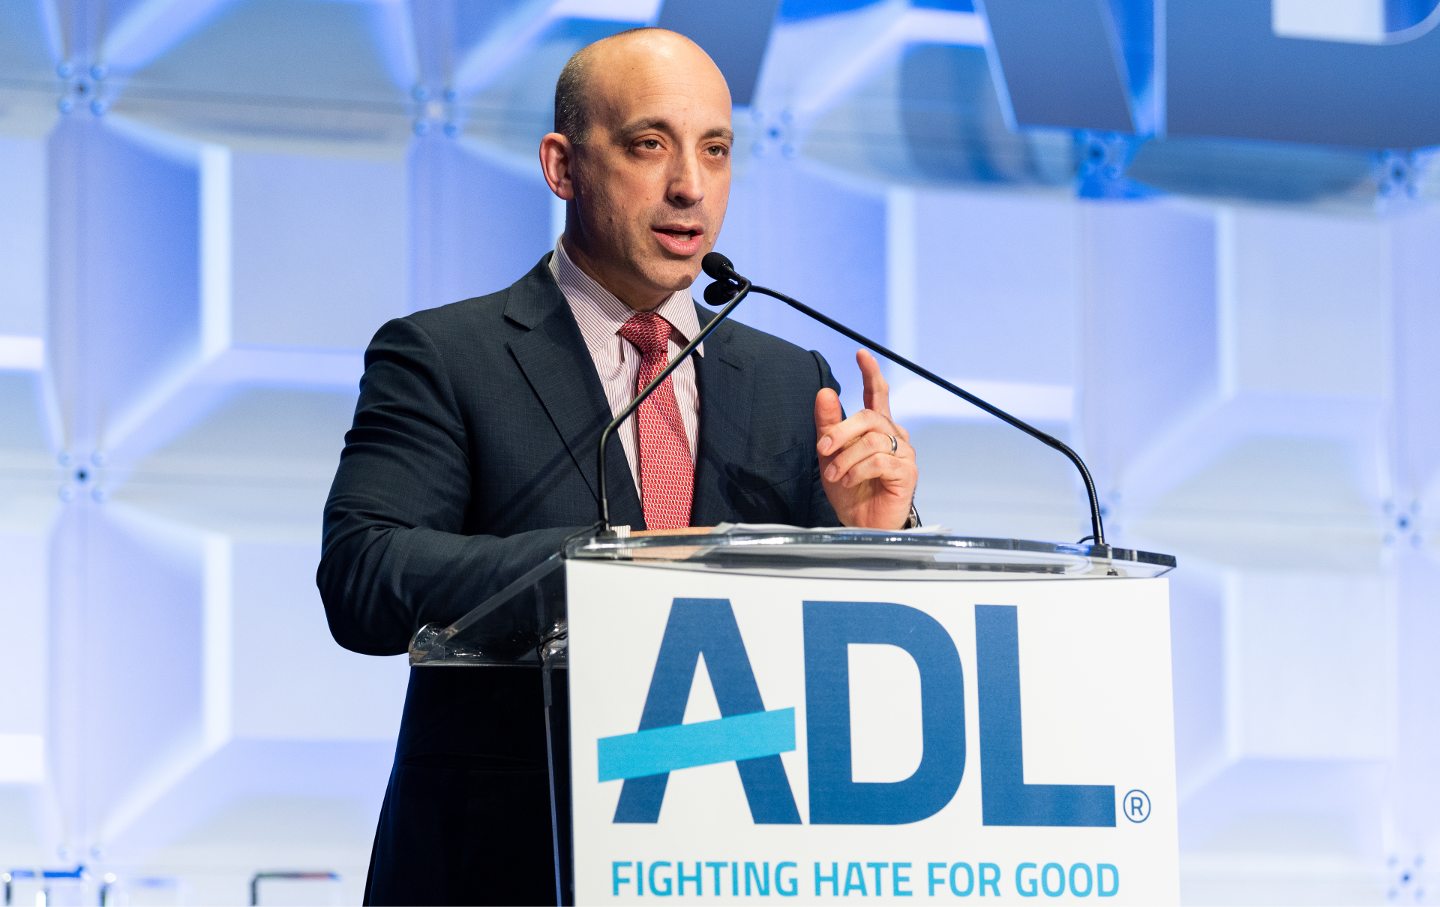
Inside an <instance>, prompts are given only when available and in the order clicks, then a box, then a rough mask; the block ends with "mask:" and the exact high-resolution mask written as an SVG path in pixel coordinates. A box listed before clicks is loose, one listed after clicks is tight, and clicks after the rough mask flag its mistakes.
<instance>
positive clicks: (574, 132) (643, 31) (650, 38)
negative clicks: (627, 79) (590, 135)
mask: <svg viewBox="0 0 1440 907" xmlns="http://www.w3.org/2000/svg"><path fill="white" fill-rule="evenodd" d="M656 56H668V57H671V58H672V59H673V61H674V62H675V63H678V64H683V65H691V66H700V67H702V68H705V69H708V70H712V71H713V72H714V74H715V75H716V76H718V77H719V78H720V80H721V82H722V83H723V81H724V76H723V75H721V74H720V68H719V67H718V66H716V65H715V62H714V61H713V60H711V59H710V56H709V54H707V53H705V51H704V50H703V49H702V48H701V47H700V45H698V44H696V43H695V42H694V41H691V40H690V39H689V38H687V37H685V36H684V35H682V34H679V33H678V32H673V31H669V30H668V29H664V28H632V29H628V30H626V31H622V32H617V33H615V34H613V35H610V36H609V37H607V38H601V39H600V40H599V41H595V42H594V43H591V44H587V45H585V46H584V47H582V48H580V49H579V50H578V51H576V52H575V54H574V55H573V56H571V57H570V59H569V60H568V61H567V62H566V63H565V68H564V69H562V70H560V78H558V79H557V80H556V81H555V131H556V132H558V133H559V134H560V135H563V136H565V137H566V138H567V139H569V140H570V141H571V142H572V143H573V144H577V145H578V144H580V143H581V142H583V141H584V140H585V137H586V132H587V131H588V130H589V128H590V123H591V121H592V116H593V104H594V101H595V99H594V96H593V91H592V88H593V81H594V75H595V74H596V73H597V72H607V71H608V72H613V71H614V70H615V69H616V68H617V67H620V68H624V67H626V65H627V63H633V62H634V61H635V59H636V58H637V57H639V58H647V57H650V58H653V57H656Z"/></svg>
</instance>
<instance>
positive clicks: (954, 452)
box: [902, 418, 1090, 542]
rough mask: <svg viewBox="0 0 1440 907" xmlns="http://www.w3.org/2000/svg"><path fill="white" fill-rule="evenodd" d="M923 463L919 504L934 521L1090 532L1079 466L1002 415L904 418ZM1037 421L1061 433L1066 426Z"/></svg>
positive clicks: (987, 529) (989, 533) (1024, 534)
mask: <svg viewBox="0 0 1440 907" xmlns="http://www.w3.org/2000/svg"><path fill="white" fill-rule="evenodd" d="M902 421H904V424H905V425H906V427H907V428H908V429H909V431H910V440H911V443H912V444H913V445H914V446H915V449H916V451H917V453H916V460H917V462H918V463H919V466H920V476H921V478H920V483H921V485H920V489H919V491H918V493H917V507H918V508H919V510H920V515H921V517H922V518H923V519H924V520H925V523H926V525H929V526H944V527H946V528H948V529H950V530H952V531H954V532H958V533H960V534H962V535H978V536H984V537H989V538H1020V539H1054V540H1056V541H1062V542H1074V541H1077V540H1079V539H1080V538H1081V537H1082V536H1084V535H1087V534H1089V532H1090V528H1089V527H1090V521H1089V510H1088V509H1087V507H1086V504H1085V499H1084V497H1083V492H1082V490H1081V485H1080V481H1079V479H1078V474H1077V473H1076V471H1075V468H1074V467H1073V466H1072V465H1071V464H1070V463H1069V462H1068V461H1066V459H1065V458H1064V457H1063V456H1062V455H1061V454H1059V453H1057V452H1056V451H1054V450H1051V449H1050V448H1048V447H1046V446H1045V445H1043V444H1041V443H1040V442H1039V441H1036V440H1035V439H1033V438H1031V437H1028V436H1027V435H1025V434H1022V433H1021V432H1019V431H1017V430H1016V429H1014V428H1011V427H1010V426H1008V425H1005V424H1002V423H1001V422H999V421H998V420H994V419H986V420H973V419H966V420H959V421H957V420H951V419H931V418H923V419H918V420H910V421H906V420H903V419H902ZM1036 427H1037V428H1039V429H1041V430H1042V431H1046V432H1048V433H1049V434H1051V435H1052V436H1055V437H1057V438H1059V439H1060V440H1061V441H1068V440H1073V439H1070V438H1069V433H1068V431H1067V430H1066V428H1067V427H1066V426H1064V425H1062V424H1054V423H1049V422H1040V423H1039V424H1038V425H1037V426H1036Z"/></svg>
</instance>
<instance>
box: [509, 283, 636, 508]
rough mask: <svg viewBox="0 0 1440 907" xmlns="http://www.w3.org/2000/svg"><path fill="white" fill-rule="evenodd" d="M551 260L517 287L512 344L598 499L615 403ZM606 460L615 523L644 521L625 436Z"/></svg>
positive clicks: (513, 300)
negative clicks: (600, 458) (605, 435)
mask: <svg viewBox="0 0 1440 907" xmlns="http://www.w3.org/2000/svg"><path fill="white" fill-rule="evenodd" d="M548 262H549V259H548V257H547V258H546V259H543V260H541V262H540V264H538V265H536V266H535V268H533V269H532V270H531V271H530V273H529V274H527V275H525V277H524V278H522V279H521V280H520V282H519V283H517V284H515V286H514V287H512V288H511V290H510V295H509V298H508V299H507V300H506V302H505V317H506V319H507V320H508V321H510V323H511V324H513V325H515V326H516V327H518V328H520V330H519V331H517V332H516V333H515V335H514V336H513V337H512V338H511V339H510V341H509V343H508V344H507V346H508V347H509V350H510V355H512V356H513V357H514V358H515V363H516V364H517V365H518V366H519V368H520V370H521V372H523V373H524V375H525V380H526V381H527V382H529V384H530V387H531V388H532V389H533V390H534V391H535V396H536V397H538V398H539V400H540V404H541V405H542V406H543V407H544V408H545V412H546V414H548V415H549V417H550V421H551V423H552V424H553V425H554V426H555V430H556V432H558V433H559V435H560V438H561V440H562V441H564V443H565V447H566V448H567V449H568V450H569V452H570V456H571V458H572V459H573V460H574V462H575V467H576V468H577V469H578V470H580V474H581V475H582V476H584V477H585V482H586V484H588V485H589V486H590V491H591V493H592V494H594V495H595V499H596V501H597V502H598V501H599V499H600V485H599V482H598V481H597V480H596V475H597V473H596V462H595V460H596V452H597V450H598V448H599V441H600V432H601V431H602V430H603V429H604V428H605V424H606V423H607V422H609V421H610V404H609V402H608V401H607V400H606V399H605V389H604V387H602V386H601V384H600V377H599V376H598V375H596V374H595V365H594V363H593V362H592V361H591V359H590V351H589V349H588V348H587V347H586V346H585V340H584V338H583V337H581V336H580V329H579V328H578V327H577V326H576V325H575V319H574V317H573V316H572V315H571V314H570V308H569V306H568V305H566V303H565V297H564V296H563V295H562V294H561V292H560V289H559V288H558V287H557V286H555V281H554V279H553V278H551V276H550V268H549V264H548ZM605 461H606V462H605V473H606V482H607V486H608V488H607V490H608V493H609V496H610V521H611V523H614V524H616V525H621V524H629V525H631V526H634V527H642V526H643V525H644V516H643V514H642V512H641V509H640V498H639V495H637V494H636V493H635V480H634V479H633V478H632V477H631V475H630V467H629V463H628V462H627V461H626V459H625V451H624V449H623V448H622V447H621V446H620V438H619V437H618V436H612V437H611V438H610V443H609V444H607V445H606V451H605Z"/></svg>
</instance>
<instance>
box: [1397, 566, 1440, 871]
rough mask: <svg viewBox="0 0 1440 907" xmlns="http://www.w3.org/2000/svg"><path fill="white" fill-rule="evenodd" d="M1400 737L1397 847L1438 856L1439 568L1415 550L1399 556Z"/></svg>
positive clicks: (1398, 693) (1398, 667)
mask: <svg viewBox="0 0 1440 907" xmlns="http://www.w3.org/2000/svg"><path fill="white" fill-rule="evenodd" d="M1402 544H1403V543H1402ZM1394 566H1395V579H1394V584H1395V590H1396V596H1395V597H1396V602H1397V614H1396V650H1397V651H1396V686H1397V698H1396V729H1395V730H1396V734H1395V771H1394V774H1393V776H1392V778H1391V781H1390V784H1391V792H1390V795H1389V797H1390V800H1391V802H1392V803H1393V804H1394V810H1395V820H1394V821H1395V829H1396V837H1397V841H1396V848H1397V849H1398V850H1402V851H1403V850H1404V849H1407V848H1408V849H1411V850H1413V851H1414V852H1416V853H1434V852H1435V850H1436V848H1437V847H1440V829H1437V828H1436V827H1435V816H1436V815H1437V814H1440V773H1437V772H1436V770H1435V767H1436V765H1437V764H1440V721H1436V718H1435V716H1436V712H1437V708H1440V705H1437V691H1440V658H1437V657H1436V652H1437V651H1440V564H1437V562H1436V561H1435V560H1434V559H1433V558H1431V557H1427V556H1425V555H1423V554H1420V553H1418V552H1415V551H1405V550H1403V549H1402V550H1401V551H1399V552H1397V554H1396V557H1395V564H1394Z"/></svg>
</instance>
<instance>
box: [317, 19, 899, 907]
mask: <svg viewBox="0 0 1440 907" xmlns="http://www.w3.org/2000/svg"><path fill="white" fill-rule="evenodd" d="M732 142H733V134H732V132H731V129H730V97H729V90H728V88H727V87H726V85H725V80H724V78H723V76H721V74H720V72H719V70H718V69H717V68H716V67H715V65H714V63H713V62H712V61H711V60H710V58H709V57H708V56H706V55H705V53H704V51H702V50H701V49H700V48H699V47H697V46H696V45H695V44H693V43H692V42H690V41H689V40H688V39H685V38H683V37H681V36H679V35H676V34H674V33H671V32H666V31H663V30H659V29H640V30H636V31H632V32H626V33H622V34H620V35H616V36H613V37H611V38H608V39H605V40H603V41H600V42H597V43H595V44H593V45H590V46H589V47H587V48H584V49H583V50H581V51H580V53H578V54H576V56H575V57H574V58H572V60H571V61H570V63H569V64H567V66H566V68H565V72H564V73H563V74H562V76H561V79H560V83H559V84H558V85H557V90H556V131H555V132H553V133H551V134H549V135H547V136H545V138H544V139H543V140H542V143H541V147H540V159H541V166H542V169H543V172H544V175H545V179H546V181H547V183H548V184H549V185H550V187H551V189H552V191H554V192H555V194H556V195H557V196H559V197H560V198H562V199H564V200H565V202H566V226H565V233H564V235H563V236H562V237H561V240H560V242H559V243H558V244H557V246H556V249H555V250H554V252H553V253H551V254H550V255H547V256H546V258H544V259H542V260H541V262H540V263H539V264H538V265H536V266H535V268H534V269H532V270H531V271H530V273H529V274H527V275H525V276H524V277H523V278H521V279H520V280H519V281H518V282H516V283H515V284H514V285H512V286H511V287H509V288H508V289H506V290H503V291H501V292H499V293H495V294H493V295H491V296H486V297H482V298H478V299H471V300H466V301H465V302H460V303H456V304H454V305H450V306H445V307H443V308H439V309H433V310H429V311H424V312H417V313H416V314H414V315H411V316H409V317H407V318H401V319H397V320H395V321H392V322H390V323H388V324H386V325H385V326H384V327H382V328H381V329H380V331H379V333H377V334H376V336H375V339H374V341H373V342H372V343H371V346H370V348H369V349H368V350H367V352H366V359H365V362H366V364H365V375H364V377H363V379H362V381H361V391H360V400H359V403H358V405H357V408H356V413H355V422H354V426H353V428H352V429H351V431H350V432H349V433H348V434H347V435H346V439H345V440H346V444H345V450H344V452H343V454H342V455H341V461H340V467H339V470H338V471H337V473H336V476H335V482H334V485H333V487H332V489H331V493H330V498H329V500H328V502H327V503H326V510H325V532H324V544H323V550H322V556H321V563H320V568H319V572H318V576H317V581H318V584H319V586H320V590H321V594H322V598H323V600H324V602H325V608H326V614H327V617H328V619H329V622H330V627H331V631H332V633H333V634H334V636H335V638H336V640H338V641H339V642H340V643H341V644H342V645H344V646H345V647H347V648H350V649H353V650H355V651H358V652H365V653H373V654H394V653H400V652H404V651H405V650H406V647H407V645H408V642H409V640H410V637H411V636H412V635H413V634H414V632H415V631H416V630H417V629H418V628H419V627H420V626H422V625H424V624H427V623H430V624H445V623H449V622H451V621H453V620H454V619H455V618H457V617H459V616H460V615H462V614H464V613H466V612H467V611H469V610H470V609H471V608H473V607H474V606H476V605H477V604H479V603H480V602H482V601H484V600H485V599H486V598H487V597H488V596H489V595H491V594H493V593H494V592H496V591H497V590H499V589H500V588H502V587H503V586H504V585H505V584H506V583H508V582H510V581H511V580H513V579H514V578H516V577H518V576H519V575H520V574H522V573H523V572H525V571H526V570H527V569H529V568H530V567H532V566H534V565H535V564H537V563H539V562H540V561H541V560H543V559H544V558H546V557H547V556H549V555H550V554H552V553H554V552H555V551H557V550H559V548H560V547H561V545H562V543H563V542H564V540H565V539H566V538H567V537H568V536H570V535H572V534H574V533H575V532H577V531H580V530H582V529H583V528H584V527H585V526H587V525H590V524H591V523H593V522H594V520H595V515H596V506H597V491H596V489H597V477H596V474H595V465H594V464H595V453H596V446H597V444H598V436H599V434H600V430H601V428H602V427H603V426H604V424H605V423H606V422H607V421H609V419H610V418H611V414H612V412H613V411H615V410H618V409H619V407H620V406H622V405H624V403H625V402H627V400H628V397H629V395H631V394H633V393H634V389H635V387H636V384H637V382H638V383H640V384H643V383H644V381H643V380H639V379H641V378H643V377H644V375H645V369H646V368H647V367H649V366H650V365H652V364H653V363H654V362H656V361H658V362H664V361H666V359H665V356H666V355H667V352H666V351H667V350H668V351H669V352H671V353H673V352H674V351H675V350H676V349H678V347H679V346H680V345H683V344H684V343H685V342H687V341H688V339H689V338H690V337H693V336H694V333H695V331H697V330H698V327H699V325H700V323H702V321H703V320H704V319H708V318H709V317H712V316H711V315H709V314H708V313H702V312H700V311H699V310H698V308H697V307H696V306H695V305H694V303H693V301H691V300H690V299H689V295H688V294H689V288H690V285H691V284H692V283H693V281H694V280H695V278H696V276H697V275H698V273H699V269H700V259H701V257H702V256H703V255H704V254H705V253H706V252H709V251H710V250H711V249H712V248H713V247H714V244H715V239H716V237H717V235H718V233H719V230H720V224H721V221H722V220H723V218H724V214H725V207H726V202H727V200H728V196H729V186H730V147H731V144H732ZM657 316H658V317H657ZM631 322H637V323H638V322H645V323H646V324H647V325H658V326H659V328H658V330H659V331H660V333H659V334H658V335H657V338H658V339H657V340H656V341H655V342H656V343H657V344H658V346H655V347H654V348H653V349H647V348H646V347H645V345H644V344H645V343H646V342H647V341H643V340H639V339H636V337H637V336H638V335H636V334H634V333H633V332H632V328H633V325H631V324H630V323H631ZM666 335H668V336H666ZM637 351H641V354H640V355H637ZM652 357H654V358H653V359H652ZM858 359H859V362H860V367H861V372H862V377H863V380H864V384H865V402H866V407H865V409H863V410H861V411H860V412H858V413H856V414H854V415H852V416H850V417H849V418H844V417H843V414H842V413H841V411H840V405H839V400H838V397H837V396H836V394H835V382H834V379H833V378H832V376H831V374H830V370H829V367H828V366H827V365H826V363H825V361H824V360H823V359H822V358H821V357H820V356H819V355H818V354H815V353H813V352H806V351H804V350H801V349H800V348H798V347H795V346H793V345H791V344H788V343H785V342H784V341H781V340H778V339H776V338H774V337H770V336H768V335H765V334H762V333H760V332H758V331H755V330H753V329H750V328H747V327H745V326H743V325H739V324H736V323H729V324H725V325H721V326H720V327H719V328H718V329H717V330H716V331H715V332H714V333H713V334H711V335H710V336H709V338H708V339H707V340H706V342H705V344H704V347H703V350H702V351H701V354H700V355H699V356H697V357H695V359H694V361H692V362H686V363H684V364H682V367H681V368H680V369H679V370H677V371H676V373H675V375H674V376H672V379H671V381H669V382H667V385H662V392H663V393H657V395H656V396H657V397H663V401H662V403H660V404H657V407H658V408H657V409H655V410H652V411H651V412H650V414H649V421H642V422H641V423H640V428H639V429H638V430H637V429H635V428H631V429H629V434H628V435H627V434H626V433H624V432H622V433H621V435H620V436H617V437H615V438H612V439H611V444H612V445H613V448H612V449H611V450H610V451H609V455H608V460H609V463H608V467H607V471H608V472H609V475H608V476H607V481H608V485H609V488H610V493H611V496H612V501H611V508H612V514H613V516H614V522H616V523H617V524H628V525H630V526H632V527H634V528H635V529H637V530H638V531H647V530H653V529H656V528H661V529H664V530H671V531H673V530H675V529H677V528H679V527H683V526H697V527H704V526H709V525H714V524H715V523H718V522H723V521H732V522H733V521H745V522H783V523H790V524H796V525H805V526H814V525H834V524H836V523H843V524H845V525H851V526H870V527H876V528H899V527H901V526H903V525H906V524H907V522H908V521H911V520H913V508H912V506H911V502H912V496H913V493H914V488H915V479H916V469H915V460H914V451H913V450H912V449H911V448H910V447H909V444H908V436H907V434H906V432H905V430H904V429H903V428H900V427H899V426H897V425H895V423H894V422H893V421H891V419H890V417H889V410H888V403H887V398H886V394H887V390H886V387H885V384H884V381H883V379H882V378H881V376H880V372H879V369H878V366H877V365H876V363H875V362H874V360H873V359H871V358H870V357H869V356H868V354H861V355H860V356H859V357H858ZM650 405H651V404H650V403H649V402H648V401H647V404H646V406H650ZM645 415H646V411H645V407H644V406H642V408H641V416H645ZM667 457H668V459H666V458H667ZM497 619H498V620H503V619H504V618H503V617H500V618H497ZM548 802H549V792H548V786H547V776H546V771H545V730H544V726H543V718H542V708H541V687H540V681H539V677H538V672H537V671H536V670H534V669H527V668H475V669H453V668H428V669H416V670H414V671H412V675H411V681H410V689H409V692H408V695H407V697H406V702H405V713H404V717H403V720H402V725H401V731H400V740H399V743H398V746H397V751H396V758H395V768H394V771H393V773H392V775H391V778H390V785H389V788H388V789H387V792H386V798H385V805H384V808H383V811H382V815H381V818H380V826H379V829H378V831H377V835H376V842H375V850H374V853H373V855H372V861H371V873H370V880H369V884H368V885H367V890H366V900H367V902H368V903H409V904H419V903H543V902H545V901H546V900H547V899H551V898H553V893H554V882H553V875H552V873H551V871H550V867H551V856H550V853H551V851H550V841H551V827H550V814H549V809H548Z"/></svg>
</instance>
